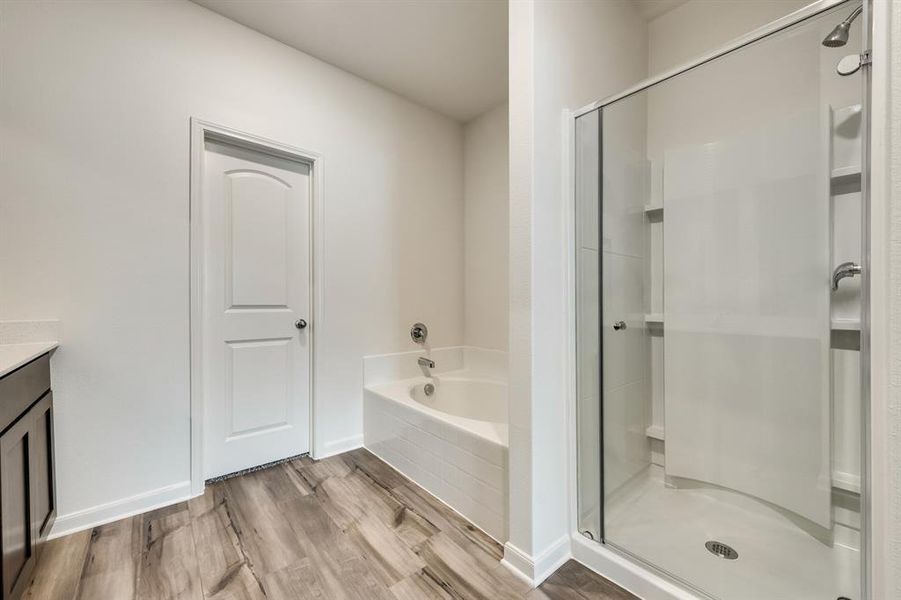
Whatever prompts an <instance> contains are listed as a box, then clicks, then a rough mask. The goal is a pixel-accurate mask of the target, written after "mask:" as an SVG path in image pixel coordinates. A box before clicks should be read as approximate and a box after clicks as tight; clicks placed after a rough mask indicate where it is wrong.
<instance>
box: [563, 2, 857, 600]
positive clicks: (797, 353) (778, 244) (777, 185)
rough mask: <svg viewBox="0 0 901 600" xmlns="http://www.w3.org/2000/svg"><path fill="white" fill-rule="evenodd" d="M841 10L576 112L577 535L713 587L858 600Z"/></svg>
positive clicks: (849, 149) (849, 167)
mask: <svg viewBox="0 0 901 600" xmlns="http://www.w3.org/2000/svg"><path fill="white" fill-rule="evenodd" d="M852 8H853V5H850V6H849V5H848V4H844V5H841V6H839V7H838V8H837V9H833V10H831V11H828V12H826V13H823V14H822V15H819V16H817V17H815V18H812V19H808V20H807V21H805V22H803V23H801V24H799V25H796V26H794V27H792V28H790V29H787V30H785V31H782V32H780V33H778V34H775V35H772V36H770V37H768V38H767V39H765V40H761V41H760V42H757V43H755V44H753V45H750V46H747V47H745V48H744V49H742V50H739V51H736V52H733V53H730V54H729V55H726V56H724V57H721V58H719V59H717V60H714V61H712V62H710V63H707V64H705V65H702V66H700V67H697V68H695V69H692V70H691V71H688V72H686V73H683V74H681V75H679V76H677V77H674V78H672V79H670V80H667V81H665V82H662V83H660V84H657V85H655V86H653V87H651V88H648V89H647V90H645V91H643V92H640V93H637V94H633V95H631V96H629V97H627V98H625V99H622V100H619V101H617V102H615V103H612V104H610V105H607V106H605V107H604V108H603V109H601V110H598V111H595V112H593V113H589V114H587V115H584V116H582V117H580V118H579V119H578V120H577V124H576V158H577V160H576V169H577V187H576V194H577V198H576V218H577V248H576V269H577V288H578V289H577V292H578V293H577V307H576V309H577V313H576V314H577V336H576V337H577V354H578V369H579V373H578V377H577V382H578V402H579V403H578V421H579V429H578V451H579V498H578V500H579V525H580V530H581V531H583V533H585V534H586V535H589V536H590V537H592V538H594V539H599V538H602V539H603V541H604V542H605V543H607V544H609V545H610V546H613V547H615V548H616V549H618V550H620V551H622V552H625V553H628V554H630V555H632V556H634V557H636V558H638V559H640V560H642V561H644V562H646V563H648V564H650V565H651V566H653V567H656V568H657V569H660V570H662V571H664V572H665V573H666V574H668V575H670V576H672V577H673V578H676V579H678V580H681V581H682V582H683V583H684V584H686V585H688V586H691V587H694V588H696V589H697V590H700V591H702V592H704V593H706V594H709V595H711V596H714V597H717V598H728V599H730V600H732V599H748V600H751V599H754V600H756V599H759V598H812V599H813V598H837V597H841V596H845V597H847V598H852V599H856V598H859V597H860V568H859V565H860V552H859V548H860V543H861V542H860V512H859V511H860V496H859V494H860V474H861V472H862V471H861V468H860V457H861V454H860V450H859V449H860V444H861V426H860V395H859V387H858V385H857V382H858V381H859V377H860V374H859V362H860V361H859V341H858V339H859V338H858V335H859V314H860V287H859V278H854V277H850V278H846V279H841V280H840V281H839V282H838V288H837V290H833V289H832V288H833V280H832V275H833V269H834V268H835V267H837V266H838V265H839V264H841V263H844V262H853V263H859V262H860V251H859V248H860V212H861V196H860V189H861V188H860V164H861V163H860V161H861V153H860V128H861V122H862V121H861V105H860V103H861V90H862V80H861V75H860V73H856V74H853V75H851V76H841V75H839V74H838V73H837V72H836V65H837V63H838V61H839V60H840V59H841V58H842V57H844V56H846V55H848V54H855V53H859V52H860V41H859V40H860V20H859V21H857V22H855V24H854V26H852V28H851V38H850V40H849V42H848V44H847V45H845V46H844V47H841V48H828V47H824V46H823V45H822V44H821V41H822V40H823V38H824V37H825V36H826V35H827V34H828V33H829V32H830V30H832V28H833V27H834V26H835V25H837V24H838V23H839V22H840V21H842V20H843V19H844V18H845V17H846V16H847V13H848V12H850V10H851V9H852ZM598 232H601V233H602V235H600V236H599V235H598ZM598 238H600V239H598ZM599 254H600V256H598V255H599ZM599 291H600V298H599V297H598V294H599ZM599 300H600V301H599ZM855 327H856V328H857V331H855ZM599 395H600V396H601V400H600V402H598V396H599ZM598 454H600V457H601V458H600V459H599V458H598Z"/></svg>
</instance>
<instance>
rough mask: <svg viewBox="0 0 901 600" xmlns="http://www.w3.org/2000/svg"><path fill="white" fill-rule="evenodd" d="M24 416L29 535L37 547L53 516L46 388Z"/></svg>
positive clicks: (49, 403)
mask: <svg viewBox="0 0 901 600" xmlns="http://www.w3.org/2000/svg"><path fill="white" fill-rule="evenodd" d="M28 416H29V417H30V418H31V421H32V432H31V447H30V452H31V479H32V486H31V489H32V490H33V491H34V496H33V498H32V503H31V513H32V535H33V536H34V539H35V540H37V546H38V551H39V550H40V546H41V545H42V543H43V542H44V540H46V539H47V535H48V534H49V533H50V528H51V527H52V526H53V520H54V519H55V518H56V480H55V479H54V475H55V472H54V468H55V466H56V464H55V463H56V461H55V460H54V456H53V394H52V393H51V392H47V394H45V395H44V397H43V398H41V400H40V401H39V402H38V403H37V404H35V405H34V406H33V407H32V408H31V410H30V411H28Z"/></svg>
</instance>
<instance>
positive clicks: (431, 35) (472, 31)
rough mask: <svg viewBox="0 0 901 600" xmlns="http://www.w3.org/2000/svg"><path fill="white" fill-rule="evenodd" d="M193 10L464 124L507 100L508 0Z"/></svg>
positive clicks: (264, 4) (227, 4) (221, 2)
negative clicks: (247, 29) (242, 27)
mask: <svg viewBox="0 0 901 600" xmlns="http://www.w3.org/2000/svg"><path fill="white" fill-rule="evenodd" d="M658 1H659V0H658ZM194 2H196V3H197V4H200V5H202V6H205V7H207V8H209V9H210V10H213V11H215V12H217V13H219V14H221V15H224V16H226V17H228V18H230V19H232V20H234V21H237V22H238V23H241V24H243V25H246V26H248V27H250V28H252V29H255V30H257V31H259V32H260V33H263V34H265V35H267V36H269V37H272V38H275V39H276V40H279V41H281V42H283V43H285V44H287V45H289V46H292V47H294V48H296V49H298V50H300V51H302V52H306V53H307V54H310V55H312V56H315V57H316V58H319V59H321V60H324V61H325V62H327V63H330V64H332V65H335V66H336V67H339V68H341V69H344V70H345V71H349V72H351V73H353V74H355V75H358V76H360V77H362V78H364V79H367V80H369V81H371V82H373V83H375V84H377V85H379V86H381V87H384V88H387V89H389V90H391V91H393V92H396V93H398V94H400V95H401V96H404V97H406V98H408V99H410V100H413V101H414V102H417V103H419V104H422V105H424V106H427V107H429V108H431V109H434V110H436V111H438V112H440V113H443V114H445V115H448V116H450V117H452V118H454V119H457V120H458V121H463V122H465V121H468V120H469V119H472V118H473V117H475V116H477V115H479V114H481V113H483V112H485V111H486V110H488V109H490V108H493V107H494V106H497V105H498V104H500V103H501V102H503V101H505V100H506V99H507V2H506V0H430V1H428V2H423V1H422V0H380V1H378V2H376V1H373V0H340V1H338V0H288V1H286V0H194Z"/></svg>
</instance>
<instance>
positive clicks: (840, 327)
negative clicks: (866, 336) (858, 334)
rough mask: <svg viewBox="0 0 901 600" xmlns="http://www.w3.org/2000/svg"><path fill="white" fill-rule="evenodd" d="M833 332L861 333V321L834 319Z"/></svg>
mask: <svg viewBox="0 0 901 600" xmlns="http://www.w3.org/2000/svg"><path fill="white" fill-rule="evenodd" d="M832 331H860V319H832Z"/></svg>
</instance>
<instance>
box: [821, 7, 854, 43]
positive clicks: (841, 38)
mask: <svg viewBox="0 0 901 600" xmlns="http://www.w3.org/2000/svg"><path fill="white" fill-rule="evenodd" d="M862 11H863V5H860V6H858V7H857V8H855V9H854V12H852V13H851V14H850V15H848V18H847V19H845V20H844V21H842V22H841V23H839V24H838V25H836V26H835V29H833V30H832V31H830V32H829V35H827V36H826V37H825V38H824V39H823V45H824V46H826V47H827V48H840V47H841V46H844V45H845V44H847V43H848V32H850V31H851V23H853V22H854V19H856V18H857V16H858V15H859V14H860V13H861V12H862Z"/></svg>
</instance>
